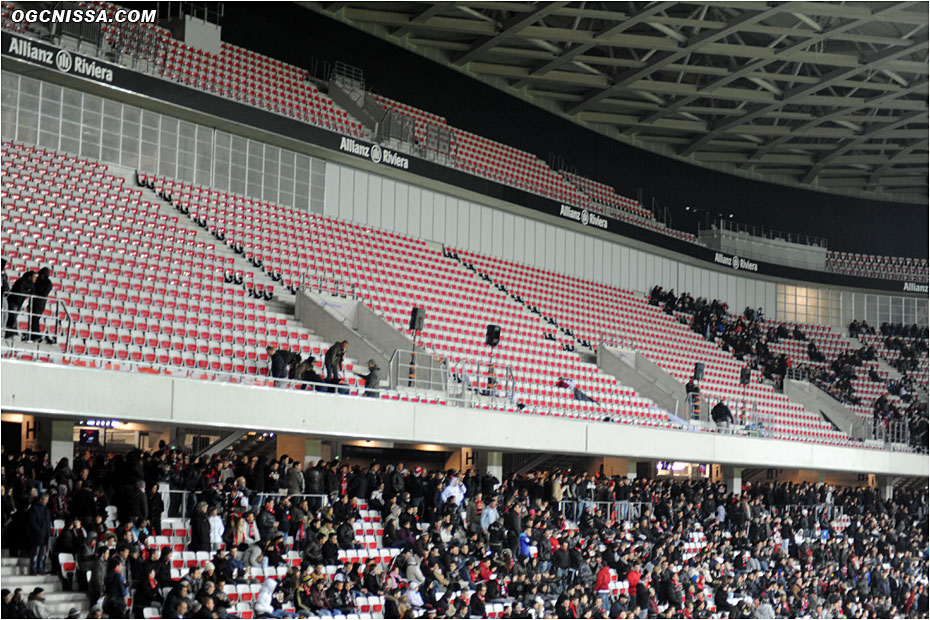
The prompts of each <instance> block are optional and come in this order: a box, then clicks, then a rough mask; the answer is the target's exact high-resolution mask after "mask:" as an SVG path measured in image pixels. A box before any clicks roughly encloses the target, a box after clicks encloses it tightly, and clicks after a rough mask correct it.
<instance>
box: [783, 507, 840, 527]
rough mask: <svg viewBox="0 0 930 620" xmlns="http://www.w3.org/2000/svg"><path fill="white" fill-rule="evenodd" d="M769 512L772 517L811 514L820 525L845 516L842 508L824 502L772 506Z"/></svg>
mask: <svg viewBox="0 0 930 620" xmlns="http://www.w3.org/2000/svg"><path fill="white" fill-rule="evenodd" d="M771 511H772V516H775V517H778V516H781V515H789V516H790V515H800V514H803V512H804V511H807V512H808V513H809V514H813V515H814V516H815V517H816V518H817V519H818V520H819V521H820V522H821V524H823V523H825V522H831V521H835V520H837V519H840V518H841V517H843V516H844V515H845V512H844V511H843V506H839V505H837V504H830V503H826V502H825V503H823V504H785V505H783V506H772V507H771Z"/></svg>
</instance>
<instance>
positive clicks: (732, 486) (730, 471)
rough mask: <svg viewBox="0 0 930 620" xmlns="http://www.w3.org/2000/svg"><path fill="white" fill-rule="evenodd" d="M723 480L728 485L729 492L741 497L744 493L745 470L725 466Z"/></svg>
mask: <svg viewBox="0 0 930 620" xmlns="http://www.w3.org/2000/svg"><path fill="white" fill-rule="evenodd" d="M723 479H724V480H725V481H726V483H727V492H728V493H732V494H733V495H740V494H742V492H743V468H742V467H734V466H733V465H724V466H723Z"/></svg>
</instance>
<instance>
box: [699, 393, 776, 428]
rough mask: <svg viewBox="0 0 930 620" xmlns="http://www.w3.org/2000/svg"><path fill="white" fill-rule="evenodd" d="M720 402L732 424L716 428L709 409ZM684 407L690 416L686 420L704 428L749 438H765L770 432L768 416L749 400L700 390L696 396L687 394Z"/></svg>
mask: <svg viewBox="0 0 930 620" xmlns="http://www.w3.org/2000/svg"><path fill="white" fill-rule="evenodd" d="M720 400H723V402H724V404H725V405H726V406H727V408H729V409H730V413H731V415H732V416H733V423H732V424H731V423H727V426H726V427H724V428H721V427H718V426H717V423H716V422H714V420H713V419H712V418H711V415H710V412H711V409H712V408H713V407H714V406H715V405H716V404H717V403H718V402H719V401H720ZM685 406H686V407H687V409H688V411H687V412H688V413H689V414H690V418H688V419H690V420H691V421H692V422H700V423H701V425H702V426H704V428H709V429H713V430H717V431H718V432H725V433H727V434H730V435H744V436H750V437H767V436H768V435H769V434H770V432H771V420H770V416H768V415H767V414H765V413H763V412H762V409H761V408H760V407H759V403H758V402H757V401H755V400H753V399H750V398H741V397H737V398H733V397H729V396H724V395H720V394H715V393H714V392H711V391H707V390H702V391H701V393H698V394H688V396H687V398H686V399H685Z"/></svg>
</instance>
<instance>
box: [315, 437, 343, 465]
mask: <svg viewBox="0 0 930 620" xmlns="http://www.w3.org/2000/svg"><path fill="white" fill-rule="evenodd" d="M320 452H321V455H320V457H321V458H322V459H323V460H324V461H332V460H333V459H335V458H336V457H337V456H338V457H340V458H341V457H342V442H341V441H339V440H338V439H328V440H326V441H324V442H322V449H321V450H320Z"/></svg>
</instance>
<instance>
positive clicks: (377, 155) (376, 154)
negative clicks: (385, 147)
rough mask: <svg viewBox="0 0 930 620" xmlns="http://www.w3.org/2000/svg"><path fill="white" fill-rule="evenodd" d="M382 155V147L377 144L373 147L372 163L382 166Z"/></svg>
mask: <svg viewBox="0 0 930 620" xmlns="http://www.w3.org/2000/svg"><path fill="white" fill-rule="evenodd" d="M381 155H382V153H381V146H379V145H377V144H374V145H372V147H371V161H373V162H375V163H376V164H380V163H381Z"/></svg>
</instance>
